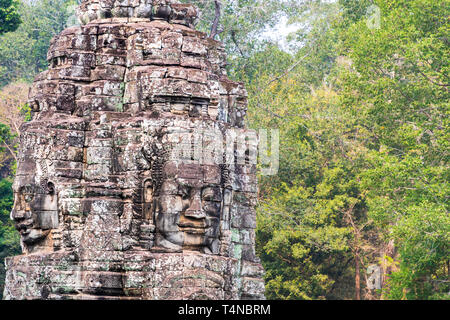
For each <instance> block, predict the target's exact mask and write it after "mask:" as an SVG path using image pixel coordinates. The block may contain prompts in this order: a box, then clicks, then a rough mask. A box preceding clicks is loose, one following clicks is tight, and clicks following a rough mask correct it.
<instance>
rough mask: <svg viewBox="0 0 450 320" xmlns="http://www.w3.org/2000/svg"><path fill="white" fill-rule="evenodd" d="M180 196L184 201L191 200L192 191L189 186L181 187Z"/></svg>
mask: <svg viewBox="0 0 450 320" xmlns="http://www.w3.org/2000/svg"><path fill="white" fill-rule="evenodd" d="M179 194H180V195H181V198H182V199H183V200H186V199H189V198H190V196H191V189H190V188H189V187H187V186H180V188H179Z"/></svg>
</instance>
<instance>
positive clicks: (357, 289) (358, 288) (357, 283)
mask: <svg viewBox="0 0 450 320" xmlns="http://www.w3.org/2000/svg"><path fill="white" fill-rule="evenodd" d="M359 269H360V264H359V253H358V252H356V253H355V293H356V300H361V275H360V270H359Z"/></svg>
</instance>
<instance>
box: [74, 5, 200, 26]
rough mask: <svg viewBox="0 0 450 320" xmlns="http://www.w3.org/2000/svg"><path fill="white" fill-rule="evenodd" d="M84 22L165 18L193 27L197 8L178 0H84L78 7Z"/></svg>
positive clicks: (171, 21) (81, 20)
mask: <svg viewBox="0 0 450 320" xmlns="http://www.w3.org/2000/svg"><path fill="white" fill-rule="evenodd" d="M77 15H78V19H79V20H80V22H81V23H82V24H87V23H90V22H94V21H96V20H103V19H111V18H112V19H114V18H132V19H135V20H136V21H130V22H137V21H139V19H141V20H142V19H146V20H165V21H168V22H170V23H175V24H182V25H186V26H188V27H193V26H194V24H195V21H196V19H197V9H196V8H195V7H194V6H193V5H191V4H184V3H179V2H178V1H176V0H117V1H111V0H84V1H83V2H82V3H81V5H80V6H79V7H78V9H77Z"/></svg>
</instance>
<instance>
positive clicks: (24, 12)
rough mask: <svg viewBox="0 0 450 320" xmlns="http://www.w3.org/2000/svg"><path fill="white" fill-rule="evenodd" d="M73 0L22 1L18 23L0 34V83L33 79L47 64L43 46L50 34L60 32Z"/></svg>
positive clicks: (45, 51) (46, 45) (52, 35)
mask: <svg viewBox="0 0 450 320" xmlns="http://www.w3.org/2000/svg"><path fill="white" fill-rule="evenodd" d="M73 4H74V1H73V0H40V1H36V2H31V3H26V2H22V3H21V4H20V7H19V13H20V16H21V19H22V21H23V22H22V24H21V25H20V26H19V28H18V29H17V30H16V31H15V32H9V33H6V34H4V35H2V36H0V85H1V86H3V85H5V84H7V83H9V82H13V81H17V80H26V81H31V80H33V78H34V76H35V75H36V74H37V73H38V72H41V71H43V70H44V69H45V68H47V50H48V48H49V45H50V40H51V38H52V37H54V36H55V35H57V34H58V33H59V32H61V31H62V30H63V29H64V28H65V27H66V25H67V22H68V21H69V17H70V16H71V15H72V14H73V12H72V11H71V10H68V8H69V7H70V6H71V5H73Z"/></svg>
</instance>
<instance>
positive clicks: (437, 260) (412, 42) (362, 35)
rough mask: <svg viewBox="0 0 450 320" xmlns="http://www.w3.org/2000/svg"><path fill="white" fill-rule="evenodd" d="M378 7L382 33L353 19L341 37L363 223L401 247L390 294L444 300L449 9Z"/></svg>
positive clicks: (423, 4) (448, 5) (441, 1)
mask: <svg viewBox="0 0 450 320" xmlns="http://www.w3.org/2000/svg"><path fill="white" fill-rule="evenodd" d="M376 4H377V5H378V6H379V7H380V9H381V21H380V22H381V23H380V28H376V29H370V28H368V26H367V24H366V23H365V21H358V22H356V23H355V24H353V25H352V26H351V27H350V28H349V29H348V30H347V31H346V32H345V33H344V35H343V38H344V39H345V41H344V50H345V53H346V54H347V55H348V57H350V59H351V61H352V63H353V64H352V70H351V71H350V72H348V73H343V77H342V80H343V82H342V85H343V93H342V106H343V107H344V108H347V109H349V110H350V109H352V110H354V112H358V114H359V116H358V124H359V125H360V126H365V127H366V128H367V129H368V130H369V135H368V137H367V139H368V140H367V143H366V144H367V146H368V148H369V152H368V153H367V157H366V158H367V168H365V170H364V171H362V172H361V187H362V189H363V190H364V191H363V192H364V195H365V199H366V201H367V204H368V209H369V212H368V214H369V216H370V217H371V218H372V219H373V220H374V221H375V222H376V223H377V225H378V226H379V227H380V228H381V230H383V231H385V233H386V238H391V239H393V240H395V243H396V247H397V249H398V259H399V260H400V271H398V273H394V274H393V275H392V276H391V279H390V281H389V286H388V287H387V289H386V294H387V295H388V296H389V297H391V298H407V299H426V298H431V297H432V296H433V295H434V294H437V295H439V294H440V293H439V292H445V290H447V292H448V282H445V281H446V280H447V281H448V270H447V273H445V272H443V270H444V267H445V266H446V265H447V262H448V259H449V256H448V252H449V251H448V249H449V248H448V243H449V226H450V225H449V216H448V209H449V207H448V195H449V194H450V192H449V191H450V189H449V186H448V181H449V171H448V160H449V153H448V152H449V144H448V142H449V130H448V127H449V126H448V125H449V123H448V119H449V89H448V88H449V74H448V71H449V61H450V59H449V58H450V57H449V53H450V52H449V50H448V17H449V14H450V1H448V0H438V1H425V0H413V1H402V0H397V1H376ZM405 275H408V276H407V277H405ZM401 279H404V280H405V282H404V283H403V282H402V281H401ZM442 283H444V284H445V283H447V286H446V287H445V286H442V285H441V284H442ZM438 284H439V285H438ZM441 290H444V291H441ZM401 292H402V293H401Z"/></svg>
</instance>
